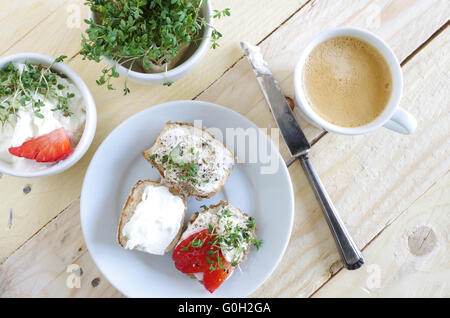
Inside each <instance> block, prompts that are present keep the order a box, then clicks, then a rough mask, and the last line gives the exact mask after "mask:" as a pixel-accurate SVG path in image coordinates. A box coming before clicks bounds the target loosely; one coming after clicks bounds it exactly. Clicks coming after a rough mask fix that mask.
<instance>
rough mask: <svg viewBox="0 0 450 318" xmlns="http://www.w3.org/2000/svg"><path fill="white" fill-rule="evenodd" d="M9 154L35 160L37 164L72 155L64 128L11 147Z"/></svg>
mask: <svg viewBox="0 0 450 318" xmlns="http://www.w3.org/2000/svg"><path fill="white" fill-rule="evenodd" d="M8 150H9V152H10V153H11V154H12V155H14V156H17V157H23V158H27V159H35V160H36V161H37V162H54V161H59V160H62V159H65V158H67V157H68V156H70V155H71V154H72V148H71V146H70V138H69V135H68V134H67V132H66V130H65V129H64V128H59V129H55V130H53V131H52V132H50V133H48V134H45V135H42V136H39V137H36V138H32V139H30V140H27V141H25V142H24V143H23V144H22V145H21V146H19V147H11V148H9V149H8Z"/></svg>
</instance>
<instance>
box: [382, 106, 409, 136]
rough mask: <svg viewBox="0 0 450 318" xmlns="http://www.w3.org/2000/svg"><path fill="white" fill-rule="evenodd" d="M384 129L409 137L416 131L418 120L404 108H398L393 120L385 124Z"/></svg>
mask: <svg viewBox="0 0 450 318" xmlns="http://www.w3.org/2000/svg"><path fill="white" fill-rule="evenodd" d="M384 127H385V128H387V129H390V130H393V131H395V132H398V133H401V134H405V135H409V134H412V133H413V132H414V130H415V129H416V127H417V120H416V118H414V116H413V115H411V113H409V112H407V111H406V110H404V109H403V108H398V109H397V110H396V112H395V113H394V115H393V116H392V117H391V119H389V121H388V122H386V124H384Z"/></svg>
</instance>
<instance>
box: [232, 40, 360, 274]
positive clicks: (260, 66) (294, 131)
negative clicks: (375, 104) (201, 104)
mask: <svg viewBox="0 0 450 318" xmlns="http://www.w3.org/2000/svg"><path fill="white" fill-rule="evenodd" d="M241 47H242V50H243V51H244V54H245V55H246V56H247V59H248V61H249V62H250V65H252V67H253V71H254V72H255V75H256V78H257V80H258V83H259V85H260V86H261V89H262V91H263V93H264V96H265V98H266V100H267V102H268V104H269V107H270V109H271V111H272V114H273V116H274V118H275V121H276V122H277V125H278V127H279V128H280V131H281V135H282V136H283V139H284V141H285V143H286V145H287V146H288V148H289V151H290V152H291V154H292V156H293V157H296V158H297V159H298V160H299V161H300V164H301V166H302V168H303V170H304V171H305V174H306V176H307V178H308V181H309V183H310V184H311V187H312V189H313V191H314V194H315V196H316V198H317V201H318V202H319V205H320V207H321V209H322V211H323V214H324V216H325V219H326V221H327V223H328V226H329V227H330V231H331V233H332V235H333V238H334V240H335V242H336V245H337V247H338V251H339V254H340V255H341V259H342V263H343V264H344V266H345V267H346V268H347V269H349V270H354V269H358V268H360V267H361V266H362V265H363V264H364V258H363V256H362V254H361V252H360V250H359V249H358V247H357V246H356V244H355V242H354V241H353V239H352V238H351V236H350V234H349V233H348V231H347V229H346V228H345V225H344V222H342V220H341V218H340V217H339V215H338V213H337V211H336V208H335V207H334V205H333V202H332V201H331V199H330V197H329V196H328V193H327V191H326V189H325V187H324V186H323V184H322V181H321V180H320V178H319V175H318V174H317V173H316V171H315V170H314V168H313V166H312V165H311V162H310V160H309V156H308V152H309V149H310V148H311V145H310V144H309V142H308V140H307V139H306V137H305V134H304V133H303V131H302V129H301V128H300V125H299V124H298V123H297V120H296V119H295V117H294V113H293V111H292V110H291V108H290V107H289V104H288V103H287V101H286V98H285V97H284V94H283V92H282V91H281V89H280V86H279V85H278V82H277V81H276V80H275V78H274V76H273V74H272V72H271V71H270V69H269V66H268V65H267V62H266V61H265V60H264V58H263V56H262V54H261V51H260V49H259V48H258V47H256V46H252V45H250V44H248V43H246V42H241Z"/></svg>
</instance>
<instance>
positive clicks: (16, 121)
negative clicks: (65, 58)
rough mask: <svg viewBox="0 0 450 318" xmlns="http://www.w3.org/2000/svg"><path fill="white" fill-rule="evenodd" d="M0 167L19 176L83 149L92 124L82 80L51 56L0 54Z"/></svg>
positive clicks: (60, 166)
mask: <svg viewBox="0 0 450 318" xmlns="http://www.w3.org/2000/svg"><path fill="white" fill-rule="evenodd" d="M0 70H1V71H0V81H1V83H0V171H2V172H4V173H5V174H8V175H13V176H19V177H40V176H47V175H53V174H56V173H59V172H62V171H64V170H66V169H68V168H69V167H71V166H72V165H73V164H75V163H76V162H77V161H78V160H79V159H80V158H81V157H82V156H83V155H84V154H85V152H86V151H87V149H88V148H89V146H90V144H91V142H92V139H93V137H94V134H95V129H96V117H97V115H96V109H95V103H94V99H93V97H92V95H91V93H90V92H89V89H88V88H87V86H86V84H85V83H84V82H83V80H82V79H81V78H80V77H79V76H78V75H77V74H76V73H75V72H74V71H73V70H72V69H71V68H70V67H68V66H67V65H65V64H63V63H61V62H60V60H59V59H57V60H55V59H54V58H52V57H49V56H45V55H40V54H35V53H22V54H17V55H13V56H9V57H4V58H1V59H0Z"/></svg>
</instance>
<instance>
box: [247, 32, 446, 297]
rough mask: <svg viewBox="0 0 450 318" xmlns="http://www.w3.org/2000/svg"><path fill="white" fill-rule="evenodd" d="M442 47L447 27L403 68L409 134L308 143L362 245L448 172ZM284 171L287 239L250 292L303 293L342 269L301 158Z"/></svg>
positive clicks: (385, 132)
mask: <svg viewBox="0 0 450 318" xmlns="http://www.w3.org/2000/svg"><path fill="white" fill-rule="evenodd" d="M449 49H450V30H448V29H447V30H445V31H443V32H442V33H441V34H440V35H439V36H437V37H436V38H435V39H434V40H433V41H431V43H429V44H428V45H427V46H426V47H425V48H424V49H423V50H422V51H420V52H419V53H418V54H417V55H415V56H414V57H413V58H412V59H411V60H410V61H409V62H408V63H407V64H406V66H405V67H404V78H405V90H404V96H403V99H402V106H403V107H404V108H406V109H407V110H409V111H411V112H412V113H413V115H414V116H416V118H417V119H418V122H419V125H418V128H417V131H416V132H415V134H414V135H411V136H404V135H399V134H395V133H393V132H391V131H388V130H386V129H380V130H377V131H376V132H373V133H371V134H369V135H365V136H355V137H348V136H340V135H335V134H327V135H326V136H325V137H323V138H322V139H321V140H320V141H319V142H318V143H317V144H316V145H315V147H313V149H312V152H311V160H312V162H313V165H314V166H315V167H316V169H317V172H318V174H319V175H320V176H321V178H322V181H323V183H324V185H325V187H326V188H327V189H328V192H329V194H330V196H331V198H332V200H333V202H334V203H335V205H336V207H337V209H338V211H339V212H340V215H341V217H342V219H343V220H344V222H345V224H346V225H347V227H348V230H349V232H350V233H351V234H352V236H353V238H354V239H355V241H356V243H357V245H358V246H359V247H361V248H362V247H364V246H365V245H366V244H368V243H369V242H370V241H371V240H372V239H373V238H374V237H375V236H376V235H377V234H378V233H380V231H382V230H383V229H384V228H385V227H386V225H388V224H389V223H391V222H392V221H393V220H394V219H396V218H397V217H398V216H399V215H400V214H401V213H402V212H403V211H405V210H406V209H408V207H410V206H411V205H412V204H413V202H414V201H415V200H416V199H417V198H418V197H420V196H421V195H422V194H423V193H424V192H425V191H426V190H427V189H429V188H430V187H431V185H433V184H434V183H435V182H436V181H437V180H438V179H439V178H441V176H443V175H444V174H445V173H447V171H448V170H449V167H450V126H449V125H448V122H449V121H450V104H449V103H448V93H447V91H448V90H447V87H448V85H449V77H448V74H449V72H450V61H449V60H448V59H447V58H446V56H447V52H448V51H449ZM289 171H290V173H291V178H292V181H293V183H294V189H295V198H296V202H295V210H296V212H295V223H294V229H293V233H292V236H291V241H290V244H289V248H288V250H287V253H286V256H285V257H284V259H283V261H282V263H281V265H280V266H279V267H278V268H277V270H276V272H275V273H274V274H273V275H272V276H271V278H270V279H269V280H268V281H267V282H266V283H265V284H264V286H263V287H262V288H261V289H260V290H259V291H258V292H256V293H255V295H254V296H257V297H264V296H280V297H298V296H309V295H311V294H312V293H313V292H314V291H315V290H317V289H318V288H319V287H320V286H321V285H322V284H324V283H325V282H326V281H327V280H328V279H329V278H330V277H331V275H333V274H334V273H336V272H337V271H338V270H339V269H340V268H341V267H342V265H341V263H340V261H339V256H338V253H337V250H336V247H335V244H334V241H333V239H332V237H331V235H330V232H329V229H328V226H327V224H326V222H325V220H324V218H323V216H322V212H321V211H320V208H319V206H318V204H317V202H316V200H315V198H314V195H313V193H312V191H311V188H310V186H309V184H308V182H307V180H306V177H305V175H304V173H303V171H302V169H301V167H300V164H299V163H298V162H296V163H295V164H293V165H291V166H290V168H289ZM369 262H370V261H369ZM362 271H364V269H362Z"/></svg>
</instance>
